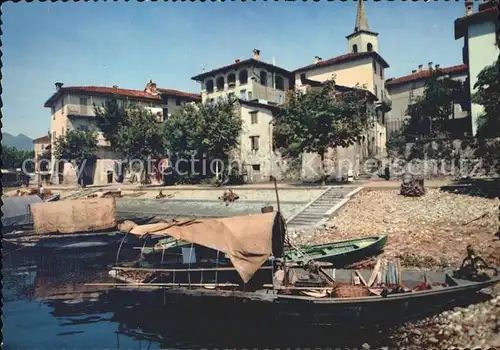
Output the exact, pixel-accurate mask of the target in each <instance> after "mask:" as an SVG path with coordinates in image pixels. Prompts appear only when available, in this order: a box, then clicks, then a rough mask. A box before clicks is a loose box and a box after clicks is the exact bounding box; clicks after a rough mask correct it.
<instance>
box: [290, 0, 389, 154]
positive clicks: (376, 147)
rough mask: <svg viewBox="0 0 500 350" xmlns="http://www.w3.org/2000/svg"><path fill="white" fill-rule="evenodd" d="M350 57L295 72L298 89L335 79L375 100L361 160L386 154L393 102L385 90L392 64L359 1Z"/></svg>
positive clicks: (350, 37) (319, 62) (350, 38)
mask: <svg viewBox="0 0 500 350" xmlns="http://www.w3.org/2000/svg"><path fill="white" fill-rule="evenodd" d="M346 39H347V50H348V53H347V54H343V55H340V56H336V57H333V58H330V59H326V60H323V59H322V58H321V57H318V56H316V57H315V58H314V62H313V63H312V64H309V65H306V66H303V67H300V68H298V69H295V70H294V71H293V73H294V75H295V77H294V78H295V86H296V88H297V89H301V88H302V87H303V86H304V85H308V84H310V83H311V82H320V83H324V82H326V81H327V80H332V79H333V80H334V81H335V85H336V86H338V87H339V89H341V88H344V89H346V88H363V89H365V90H367V91H368V92H370V93H371V94H372V95H373V97H374V100H373V108H372V109H371V110H372V113H373V114H374V117H375V124H374V127H373V129H372V130H370V135H369V136H368V135H367V137H366V138H364V140H363V143H362V145H361V147H360V148H361V150H362V151H361V154H359V156H360V158H364V157H373V156H383V155H385V147H386V146H385V145H386V130H385V129H386V128H385V121H386V119H387V117H388V116H389V115H390V111H391V101H390V99H389V96H388V94H387V92H386V90H385V81H384V75H385V73H384V72H385V69H386V68H388V67H389V64H388V63H387V62H386V61H385V60H384V59H383V58H382V56H381V55H380V54H379V52H378V51H379V44H378V33H376V32H373V31H371V30H370V27H369V25H368V20H367V16H366V12H365V8H364V2H363V1H358V6H357V13H356V21H355V25H354V31H353V32H352V33H351V34H349V35H348V36H346Z"/></svg>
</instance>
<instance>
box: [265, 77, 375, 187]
mask: <svg viewBox="0 0 500 350" xmlns="http://www.w3.org/2000/svg"><path fill="white" fill-rule="evenodd" d="M367 100H368V93H367V91H365V90H362V89H353V90H352V91H348V92H344V93H339V92H337V91H336V90H335V83H334V82H333V81H327V82H326V83H325V84H324V85H322V86H321V87H318V88H312V89H309V90H308V91H306V92H305V93H302V92H301V91H292V92H290V93H289V96H288V97H287V101H286V103H285V105H284V106H283V108H282V109H281V111H280V112H279V113H277V115H276V116H275V118H274V120H273V124H274V126H275V128H274V134H275V135H274V140H275V146H276V147H278V148H282V149H283V150H284V153H285V154H286V153H289V154H292V155H297V154H299V153H302V152H314V153H317V154H318V155H319V156H320V159H321V168H322V172H323V173H324V159H325V153H326V152H327V150H328V148H330V147H332V148H335V147H338V146H341V147H348V146H350V145H353V144H354V143H356V142H357V141H358V140H359V138H360V137H361V135H362V133H363V132H364V131H366V129H367V128H368V126H369V124H370V121H369V116H368V112H367V108H366V106H367ZM322 181H323V183H324V182H325V177H324V176H323V177H322Z"/></svg>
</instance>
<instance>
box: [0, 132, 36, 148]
mask: <svg viewBox="0 0 500 350" xmlns="http://www.w3.org/2000/svg"><path fill="white" fill-rule="evenodd" d="M2 145H6V146H10V147H16V148H18V149H26V150H32V149H33V140H32V139H31V138H29V137H28V136H26V135H24V134H19V135H17V136H13V135H11V134H9V133H8V132H3V133H2Z"/></svg>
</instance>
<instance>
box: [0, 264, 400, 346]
mask: <svg viewBox="0 0 500 350" xmlns="http://www.w3.org/2000/svg"><path fill="white" fill-rule="evenodd" d="M44 259H45V261H44V262H43V264H42V263H40V262H39V261H38V260H40V259H32V258H31V257H29V256H28V257H27V256H17V257H12V256H7V257H4V270H3V276H4V280H3V284H4V300H3V301H4V306H3V335H4V339H3V349H6V350H17V349H19V350H21V349H22V350H26V349H52V350H54V349H201V348H205V349H235V348H241V349H243V348H246V349H255V348H260V349H266V348H267V349H276V348H280V349H286V348H290V349H296V348H302V349H304V348H309V349H316V348H322V349H325V348H331V349H335V348H351V349H352V348H358V349H360V348H361V346H362V344H363V343H368V344H370V345H371V348H372V349H375V348H377V347H378V346H390V347H392V346H391V344H390V342H389V340H388V336H387V333H386V331H370V332H368V331H366V330H360V329H350V331H349V332H346V331H339V330H336V329H332V328H324V327H312V326H311V327H303V326H293V325H291V326H290V325H287V326H286V327H285V326H282V325H280V324H269V323H267V322H266V320H259V319H252V318H251V317H247V315H241V319H239V320H234V319H231V320H227V319H224V310H220V313H219V314H218V315H215V314H214V315H213V316H214V317H213V318H212V317H211V316H212V315H205V316H207V317H200V318H198V317H196V316H193V315H191V316H189V318H186V317H183V315H180V314H179V313H176V314H174V313H172V312H171V309H169V308H166V307H164V306H163V305H161V303H158V304H154V303H149V304H148V305H149V306H146V307H145V306H144V305H145V304H144V303H140V302H138V300H136V299H133V298H132V299H131V298H127V297H121V296H120V294H118V295H117V294H111V295H110V294H108V293H106V292H105V291H102V290H100V289H101V288H102V287H89V286H87V287H86V286H84V284H85V283H89V282H105V281H109V278H108V277H107V271H108V269H107V267H106V263H105V261H102V259H101V261H97V260H95V261H93V260H92V259H91V258H88V257H87V258H83V259H79V260H75V259H74V258H72V259H54V260H51V259H52V258H44ZM108 261H112V258H110V257H108ZM202 312H203V311H202V310H200V316H201V313H202Z"/></svg>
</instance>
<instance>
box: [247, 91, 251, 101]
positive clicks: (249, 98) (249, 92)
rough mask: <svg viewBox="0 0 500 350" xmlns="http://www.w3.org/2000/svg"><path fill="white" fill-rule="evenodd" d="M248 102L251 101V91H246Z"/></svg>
mask: <svg viewBox="0 0 500 350" xmlns="http://www.w3.org/2000/svg"><path fill="white" fill-rule="evenodd" d="M248 100H249V101H252V91H248Z"/></svg>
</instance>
